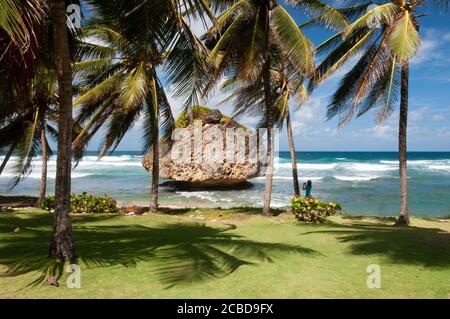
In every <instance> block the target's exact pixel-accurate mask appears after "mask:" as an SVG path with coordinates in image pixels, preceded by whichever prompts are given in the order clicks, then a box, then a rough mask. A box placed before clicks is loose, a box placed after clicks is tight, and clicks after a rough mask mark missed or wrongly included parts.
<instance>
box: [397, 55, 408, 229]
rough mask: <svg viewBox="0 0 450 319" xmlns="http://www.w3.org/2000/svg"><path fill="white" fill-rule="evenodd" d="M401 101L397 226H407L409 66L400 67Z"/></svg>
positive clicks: (406, 64)
mask: <svg viewBox="0 0 450 319" xmlns="http://www.w3.org/2000/svg"><path fill="white" fill-rule="evenodd" d="M401 81H402V82H401V86H402V87H401V101H400V122H399V133H398V142H399V166H400V192H401V206H400V216H399V217H398V219H397V222H396V224H397V225H409V215H408V185H407V155H406V152H407V127H408V89H409V64H408V63H405V64H403V65H402V79H401Z"/></svg>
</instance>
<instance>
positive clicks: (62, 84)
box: [50, 0, 76, 261]
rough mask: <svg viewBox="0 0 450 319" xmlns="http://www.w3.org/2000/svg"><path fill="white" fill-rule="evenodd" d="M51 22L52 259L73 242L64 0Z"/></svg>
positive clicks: (71, 255)
mask: <svg viewBox="0 0 450 319" xmlns="http://www.w3.org/2000/svg"><path fill="white" fill-rule="evenodd" d="M50 16H51V21H52V24H53V54H54V57H55V64H56V76H57V79H58V97H59V101H58V102H59V103H58V104H59V120H58V130H59V135H58V157H57V160H56V180H55V222H54V225H53V235H52V241H51V245H50V257H51V258H52V259H54V260H60V261H67V260H68V261H73V260H75V258H76V254H75V244H74V241H73V237H72V222H71V221H70V217H69V212H70V195H71V171H72V148H71V144H72V125H73V118H72V54H71V50H70V46H69V36H68V28H67V17H66V5H65V0H53V1H52V2H51V8H50Z"/></svg>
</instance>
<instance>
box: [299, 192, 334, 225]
mask: <svg viewBox="0 0 450 319" xmlns="http://www.w3.org/2000/svg"><path fill="white" fill-rule="evenodd" d="M291 207H292V212H293V213H294V215H295V218H297V220H300V221H304V222H309V223H323V222H325V221H326V220H327V218H328V217H329V216H332V215H334V214H336V212H337V211H338V210H341V206H340V205H339V204H335V203H329V202H323V201H320V200H316V199H314V198H303V197H294V198H292V200H291Z"/></svg>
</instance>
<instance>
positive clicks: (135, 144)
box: [88, 0, 450, 151]
mask: <svg viewBox="0 0 450 319" xmlns="http://www.w3.org/2000/svg"><path fill="white" fill-rule="evenodd" d="M334 1H335V3H334V4H335V5H336V6H339V2H337V1H338V0H334ZM286 8H287V10H288V11H289V12H290V13H291V15H292V16H293V18H294V19H295V20H296V22H297V23H301V22H302V21H304V20H305V12H304V11H302V10H301V9H298V8H294V7H289V6H286ZM420 12H422V13H424V14H426V15H425V16H423V17H421V18H420V22H421V29H420V34H421V37H422V43H421V46H420V48H419V50H418V53H417V56H416V57H415V58H414V59H413V60H412V61H411V67H410V92H409V94H410V98H409V123H408V124H409V126H408V150H409V151H450V11H449V12H448V13H446V14H445V13H439V12H438V11H437V10H436V9H435V8H432V7H424V8H422V9H421V10H420ZM192 28H193V29H194V31H195V32H196V33H197V34H201V33H202V32H203V31H204V30H203V27H202V25H201V23H197V22H193V24H192ZM305 33H306V35H307V36H308V37H309V38H310V39H311V41H312V42H313V43H314V44H315V45H319V44H320V43H321V42H322V41H323V40H325V39H326V38H328V37H329V36H330V35H331V33H330V32H329V31H324V30H323V29H321V28H309V29H308V30H306V31H305ZM351 66H352V61H350V62H349V63H347V64H346V65H344V66H343V67H342V68H341V69H340V70H339V71H337V72H336V73H335V74H334V75H333V76H331V77H330V78H329V79H328V80H327V81H325V82H324V83H323V84H322V85H321V86H319V87H318V88H317V89H316V90H315V91H314V92H313V94H312V95H311V97H310V99H309V101H308V102H306V103H304V104H303V105H302V106H301V107H300V108H299V109H298V110H297V111H295V112H292V113H293V114H292V115H291V118H292V122H293V130H294V136H295V144H296V150H297V151H396V150H397V148H398V146H397V145H398V142H397V140H398V138H397V133H398V107H397V109H396V110H395V111H394V113H393V114H392V115H391V116H390V117H389V118H388V119H387V120H386V121H385V122H383V123H382V124H381V125H377V123H376V121H375V115H374V114H370V113H368V114H366V115H364V116H363V117H360V118H358V119H354V120H352V121H351V122H350V123H349V124H348V125H347V126H345V127H344V128H342V129H339V130H337V120H331V121H327V120H326V117H325V114H326V107H327V105H328V103H329V99H330V96H331V95H332V94H333V92H334V90H335V89H336V87H337V85H338V83H339V81H340V80H341V79H342V77H343V76H344V75H345V73H346V72H347V71H349V69H350V68H351ZM165 89H166V91H167V92H168V93H169V95H170V87H166V88H165ZM225 97H226V95H224V94H223V93H221V92H216V94H214V96H213V97H212V98H211V99H210V100H209V101H206V102H205V103H204V104H205V105H206V106H208V107H211V108H216V107H217V108H219V109H220V110H221V111H222V113H224V114H231V113H232V107H231V105H227V104H222V105H218V104H219V102H220V101H222V100H223V99H224V98H225ZM170 102H171V105H172V107H173V110H174V114H175V115H177V114H178V113H179V111H180V102H179V101H176V100H175V99H173V98H170ZM291 103H292V104H291V107H292V109H293V108H294V106H295V105H294V104H293V103H295V101H292V102H291ZM239 122H240V123H242V124H244V125H246V126H248V127H254V126H255V125H256V123H257V119H255V118H249V117H243V118H241V119H239ZM142 133H143V130H142V124H141V122H137V123H136V125H135V126H134V127H133V129H132V130H131V131H130V132H129V133H128V134H127V135H126V136H125V137H124V139H123V140H122V142H121V144H120V145H119V147H118V148H117V150H118V151H140V150H141V149H142V135H143V134H142ZM279 138H280V150H282V151H283V150H288V145H287V138H286V132H285V130H281V131H280V133H279ZM99 148H101V135H100V136H97V137H95V138H94V140H93V141H92V142H91V144H90V145H89V148H88V149H89V150H98V149H99Z"/></svg>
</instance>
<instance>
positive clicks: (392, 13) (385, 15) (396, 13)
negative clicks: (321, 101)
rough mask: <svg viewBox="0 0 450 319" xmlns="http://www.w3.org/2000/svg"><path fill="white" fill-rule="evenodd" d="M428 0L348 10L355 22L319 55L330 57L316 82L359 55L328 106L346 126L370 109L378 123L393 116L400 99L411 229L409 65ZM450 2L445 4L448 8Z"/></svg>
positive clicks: (403, 209)
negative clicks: (408, 169)
mask: <svg viewBox="0 0 450 319" xmlns="http://www.w3.org/2000/svg"><path fill="white" fill-rule="evenodd" d="M426 2H427V1H420V0H414V1H412V2H406V1H405V0H393V1H387V2H385V3H384V4H381V5H379V6H372V7H370V8H369V10H368V5H369V4H370V3H365V4H362V5H358V6H356V7H353V8H348V9H346V10H347V13H351V14H353V15H354V17H355V19H354V21H353V23H352V24H351V25H350V26H349V27H347V28H346V29H345V30H344V31H343V32H342V33H340V34H336V35H335V36H333V37H331V38H330V39H329V40H327V41H326V42H324V43H323V44H322V45H321V46H320V47H319V51H322V52H324V53H325V54H326V56H325V58H324V59H323V61H322V62H321V63H320V65H319V66H318V68H317V73H316V76H315V77H314V79H313V81H312V83H313V85H317V84H318V83H320V82H321V81H323V80H324V79H326V78H327V77H328V76H329V75H331V74H332V73H333V72H334V71H336V70H337V69H338V68H339V67H340V66H342V65H343V64H344V63H345V62H346V61H348V60H349V59H350V58H351V57H353V56H355V55H356V54H360V55H361V57H360V58H359V60H358V62H357V63H356V64H355V66H354V67H353V69H352V70H351V71H350V72H348V73H347V75H346V76H345V77H344V79H343V80H342V81H341V83H340V86H339V88H338V89H337V90H336V92H335V94H334V95H333V97H332V100H331V103H330V105H329V106H328V118H330V119H331V118H333V117H335V116H339V117H340V122H339V125H340V126H343V125H345V124H346V123H348V121H349V120H351V118H353V117H354V116H355V115H356V116H358V117H359V116H361V115H363V114H365V113H367V112H368V111H370V110H373V109H376V110H377V111H378V114H377V121H378V123H381V122H383V121H384V120H385V119H386V118H387V117H388V116H389V115H391V114H392V112H393V110H394V108H395V104H396V102H397V101H398V95H400V112H399V113H400V115H399V143H398V144H399V167H400V192H401V205H400V216H399V218H398V220H397V224H398V225H407V224H409V216H408V202H407V148H406V146H407V140H406V134H407V123H408V122H407V121H408V77H409V75H408V74H409V61H410V59H411V58H412V57H414V55H415V54H416V52H417V48H418V47H419V44H420V35H419V23H418V16H419V14H418V13H417V12H416V8H417V7H419V6H421V5H422V4H424V3H426ZM445 2H447V1H443V2H442V3H445Z"/></svg>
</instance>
